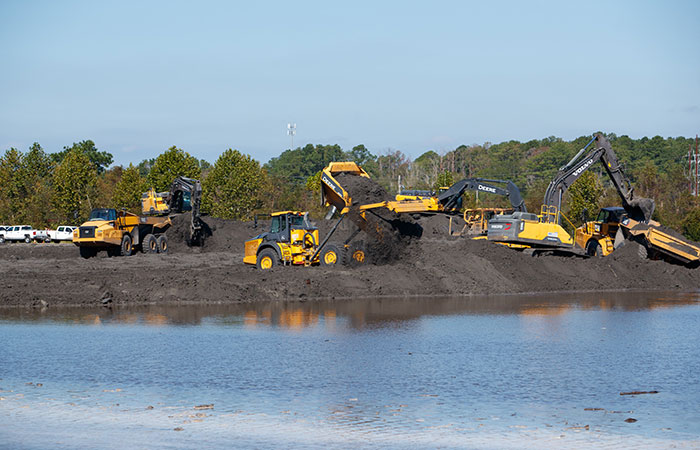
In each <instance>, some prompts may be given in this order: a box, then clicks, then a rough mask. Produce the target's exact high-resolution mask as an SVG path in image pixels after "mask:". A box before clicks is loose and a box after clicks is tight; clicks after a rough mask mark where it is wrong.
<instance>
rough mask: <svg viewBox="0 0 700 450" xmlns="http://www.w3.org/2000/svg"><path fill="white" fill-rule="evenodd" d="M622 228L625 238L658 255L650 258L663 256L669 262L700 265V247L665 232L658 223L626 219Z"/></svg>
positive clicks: (651, 255)
mask: <svg viewBox="0 0 700 450" xmlns="http://www.w3.org/2000/svg"><path fill="white" fill-rule="evenodd" d="M621 227H622V229H623V232H624V234H625V237H627V238H631V239H633V240H636V241H638V242H640V243H641V244H644V245H645V247H646V248H647V250H650V251H651V252H652V253H655V254H656V255H653V254H650V255H649V256H650V257H654V256H661V257H662V258H663V259H666V260H669V261H674V262H678V263H681V264H689V265H695V264H698V263H700V247H698V246H696V245H695V244H693V243H691V242H689V241H687V240H685V239H683V238H682V237H679V236H674V235H673V234H671V233H669V232H666V231H664V230H663V229H662V228H661V226H660V225H659V224H658V223H656V222H652V223H650V224H645V223H641V222H637V221H634V220H631V219H626V220H624V221H623V222H622V223H621Z"/></svg>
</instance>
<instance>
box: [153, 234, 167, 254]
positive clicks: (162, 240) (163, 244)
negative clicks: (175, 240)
mask: <svg viewBox="0 0 700 450" xmlns="http://www.w3.org/2000/svg"><path fill="white" fill-rule="evenodd" d="M156 242H157V243H158V253H168V238H166V237H165V235H162V236H158V239H156Z"/></svg>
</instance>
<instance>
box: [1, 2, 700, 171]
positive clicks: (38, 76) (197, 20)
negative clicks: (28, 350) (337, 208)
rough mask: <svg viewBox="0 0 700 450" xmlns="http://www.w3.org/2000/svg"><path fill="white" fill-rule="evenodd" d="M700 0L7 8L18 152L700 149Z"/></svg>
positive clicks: (4, 137) (122, 159) (120, 160)
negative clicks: (556, 143)
mask: <svg viewBox="0 0 700 450" xmlns="http://www.w3.org/2000/svg"><path fill="white" fill-rule="evenodd" d="M699 13H700V2H698V1H693V0H688V1H674V0H667V1H661V0H659V1H644V0H638V1H632V0H629V1H625V0H619V1H587V2H568V1H537V0H531V1H527V2H524V1H492V2H485V1H473V2H472V1H455V2H449V1H430V2H427V1H424V2H411V1H406V0H404V1H377V0H375V1H368V2H364V1H353V2H343V3H342V4H341V3H340V2H328V1H319V2H304V1H300V2H274V1H267V2H234V1H197V2H192V1H188V2H179V1H148V2H143V1H128V0H120V1H60V2H58V1H22V0H0V151H4V150H6V149H8V148H10V147H16V148H18V149H20V150H22V151H26V150H27V149H28V148H29V146H30V145H31V144H32V143H33V142H39V143H40V144H41V145H42V147H43V148H44V149H45V150H46V151H48V152H55V151H60V150H61V149H62V148H63V146H66V145H68V146H70V145H71V144H72V143H73V142H79V141H81V140H85V139H92V140H93V141H95V143H96V145H97V147H98V148H99V149H100V150H107V151H109V152H110V153H112V154H113V155H114V159H115V164H128V163H129V162H133V163H135V164H136V163H138V162H139V161H141V160H143V159H146V158H154V157H156V156H157V155H158V154H160V153H162V152H163V151H165V150H166V149H167V148H169V147H170V146H173V145H176V146H178V147H179V148H182V149H184V150H185V151H187V152H188V153H190V154H192V155H194V156H196V157H197V158H201V159H206V160H207V161H210V162H214V161H215V160H216V158H217V157H218V155H220V154H221V153H222V152H223V151H224V150H226V149H228V148H234V149H238V150H240V151H241V152H243V153H247V154H250V155H252V156H253V157H254V158H255V159H257V160H259V161H261V162H263V163H264V162H266V161H268V160H269V159H270V158H271V157H275V156H278V155H279V154H280V153H281V152H283V151H284V150H285V149H288V148H290V147H291V145H292V143H291V139H290V136H288V135H287V124H288V123H290V122H291V123H295V124H296V127H297V134H296V136H295V137H294V147H298V146H300V145H305V144H308V143H312V144H339V145H340V146H341V147H343V148H344V149H346V150H349V149H351V148H352V147H353V146H355V145H358V144H364V145H365V146H367V148H368V149H370V151H372V152H373V153H375V154H382V153H384V152H386V151H387V150H390V149H391V150H401V151H402V152H404V153H406V154H407V155H409V156H410V157H412V158H415V157H417V156H419V155H421V154H422V153H424V152H425V151H428V150H434V151H437V152H438V153H440V152H446V151H450V150H452V149H454V148H456V147H457V146H459V145H461V144H466V145H470V144H483V143H485V142H493V143H497V142H502V141H506V140H511V139H514V140H519V141H527V140H530V139H537V138H543V137H548V136H558V137H562V138H564V139H573V138H575V137H578V136H583V135H590V134H592V133H593V132H596V131H605V132H614V133H616V134H618V135H623V134H626V135H629V136H631V137H633V138H639V137H642V136H654V135H661V136H664V137H669V136H674V137H675V136H687V137H690V136H695V134H696V133H700V25H698V21H697V20H698V17H699Z"/></svg>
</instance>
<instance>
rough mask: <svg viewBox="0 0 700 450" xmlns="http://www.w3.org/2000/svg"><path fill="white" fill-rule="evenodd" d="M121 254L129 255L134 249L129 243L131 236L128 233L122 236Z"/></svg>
mask: <svg viewBox="0 0 700 450" xmlns="http://www.w3.org/2000/svg"><path fill="white" fill-rule="evenodd" d="M121 249H122V256H131V252H132V251H133V250H134V247H133V246H132V245H131V236H129V235H128V234H125V235H124V236H122V247H121Z"/></svg>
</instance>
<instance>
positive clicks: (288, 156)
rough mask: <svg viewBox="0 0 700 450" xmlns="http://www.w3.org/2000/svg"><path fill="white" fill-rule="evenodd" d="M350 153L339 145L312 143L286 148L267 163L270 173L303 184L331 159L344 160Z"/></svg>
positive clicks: (266, 166)
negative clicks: (293, 148) (347, 153)
mask: <svg viewBox="0 0 700 450" xmlns="http://www.w3.org/2000/svg"><path fill="white" fill-rule="evenodd" d="M347 158H348V155H346V154H345V152H343V149H342V148H340V146H339V145H311V144H307V145H306V146H304V147H303V148H297V149H295V150H285V151H284V152H283V153H282V154H281V155H280V156H278V157H277V158H272V159H270V161H269V162H268V163H267V164H265V168H266V169H267V170H268V172H269V173H270V175H272V176H275V177H283V178H286V179H288V180H290V182H292V183H295V184H301V185H303V184H304V183H305V182H306V179H307V178H309V177H310V176H312V175H314V174H315V173H316V172H318V171H319V170H322V169H323V168H324V167H326V166H327V165H328V163H330V162H331V161H344V160H346V159H347Z"/></svg>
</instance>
